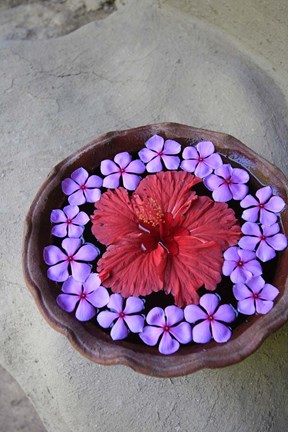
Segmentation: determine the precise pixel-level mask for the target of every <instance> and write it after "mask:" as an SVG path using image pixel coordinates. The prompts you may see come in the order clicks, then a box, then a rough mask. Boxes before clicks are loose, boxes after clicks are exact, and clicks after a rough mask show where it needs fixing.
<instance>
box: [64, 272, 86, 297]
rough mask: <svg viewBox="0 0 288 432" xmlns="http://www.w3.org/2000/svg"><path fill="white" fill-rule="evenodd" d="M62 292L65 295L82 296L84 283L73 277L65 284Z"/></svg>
mask: <svg viewBox="0 0 288 432" xmlns="http://www.w3.org/2000/svg"><path fill="white" fill-rule="evenodd" d="M62 291H63V292H64V293H65V294H77V296H80V295H81V294H82V282H79V281H76V280H75V279H74V278H73V277H72V276H69V278H68V279H67V280H66V281H65V282H64V283H63V285H62Z"/></svg>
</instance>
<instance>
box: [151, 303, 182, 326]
mask: <svg viewBox="0 0 288 432" xmlns="http://www.w3.org/2000/svg"><path fill="white" fill-rule="evenodd" d="M165 315H166V323H167V325H168V326H173V325H174V324H177V323H178V322H180V321H182V320H183V318H184V312H183V310H182V309H180V308H179V307H177V306H174V305H172V306H167V307H166V308H165ZM154 325H155V324H154Z"/></svg>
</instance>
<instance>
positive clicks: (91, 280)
mask: <svg viewBox="0 0 288 432" xmlns="http://www.w3.org/2000/svg"><path fill="white" fill-rule="evenodd" d="M100 285H101V279H100V277H99V275H98V274H97V273H90V275H89V276H88V278H87V280H86V281H85V282H84V284H83V287H84V292H85V294H89V293H90V292H92V291H95V290H96V289H97V288H99V287H100Z"/></svg>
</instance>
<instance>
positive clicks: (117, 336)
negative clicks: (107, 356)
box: [110, 318, 129, 341]
mask: <svg viewBox="0 0 288 432" xmlns="http://www.w3.org/2000/svg"><path fill="white" fill-rule="evenodd" d="M128 334H129V330H128V328H127V327H126V325H125V323H124V320H123V318H118V320H117V321H116V322H115V324H114V325H113V327H112V330H111V332H110V336H111V338H112V339H113V340H114V341H115V340H122V339H125V338H126V337H127V336H128Z"/></svg>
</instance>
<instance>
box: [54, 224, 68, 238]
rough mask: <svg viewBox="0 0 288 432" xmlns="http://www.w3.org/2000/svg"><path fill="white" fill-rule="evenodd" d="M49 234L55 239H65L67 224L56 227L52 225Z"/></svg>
mask: <svg viewBox="0 0 288 432" xmlns="http://www.w3.org/2000/svg"><path fill="white" fill-rule="evenodd" d="M51 234H52V235H54V236H55V237H60V238H63V237H66V235H67V223H60V224H57V225H54V226H53V227H52V229H51Z"/></svg>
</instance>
